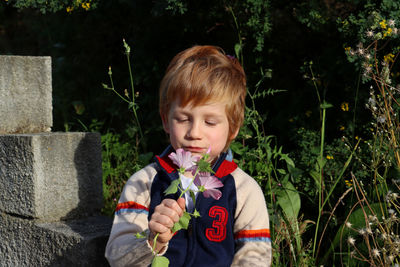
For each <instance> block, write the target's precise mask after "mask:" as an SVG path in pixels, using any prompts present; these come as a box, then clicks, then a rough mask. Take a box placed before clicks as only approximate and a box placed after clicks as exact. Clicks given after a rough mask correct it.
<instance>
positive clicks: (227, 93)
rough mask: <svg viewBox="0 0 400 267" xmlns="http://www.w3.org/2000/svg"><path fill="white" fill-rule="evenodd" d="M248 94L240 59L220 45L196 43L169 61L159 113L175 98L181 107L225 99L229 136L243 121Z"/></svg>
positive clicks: (166, 108)
mask: <svg viewBox="0 0 400 267" xmlns="http://www.w3.org/2000/svg"><path fill="white" fill-rule="evenodd" d="M245 97H246V76H245V73H244V70H243V68H242V66H241V65H240V64H239V62H238V61H237V60H236V59H235V58H233V57H231V56H227V55H225V52H224V51H223V50H222V49H221V48H219V47H215V46H194V47H192V48H189V49H186V50H184V51H182V52H180V53H179V54H177V55H176V56H175V57H174V58H173V59H172V61H171V63H170V64H169V66H168V68H167V71H166V73H165V76H164V78H163V79H162V81H161V86H160V114H161V116H166V114H168V112H169V110H170V108H171V105H172V103H173V102H174V101H178V103H179V104H180V106H182V107H185V106H186V105H188V104H190V105H193V106H198V105H203V104H206V103H212V102H214V101H218V102H226V114H227V117H228V121H229V137H230V136H232V135H233V134H234V133H235V132H236V130H237V129H239V128H240V126H241V125H242V123H243V119H244V108H245ZM228 141H231V140H228ZM228 143H229V142H228Z"/></svg>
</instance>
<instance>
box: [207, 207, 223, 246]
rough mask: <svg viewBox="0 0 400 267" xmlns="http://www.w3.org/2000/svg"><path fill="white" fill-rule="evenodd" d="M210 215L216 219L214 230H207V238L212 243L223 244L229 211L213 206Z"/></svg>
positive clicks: (213, 225)
mask: <svg viewBox="0 0 400 267" xmlns="http://www.w3.org/2000/svg"><path fill="white" fill-rule="evenodd" d="M208 215H209V216H210V217H211V218H216V219H215V220H214V221H213V224H212V228H207V229H206V236H207V238H208V239H209V240H210V241H214V242H221V241H223V240H224V239H225V237H226V223H227V222H228V211H227V210H226V209H225V208H224V207H220V206H213V207H211V208H210V210H209V212H208Z"/></svg>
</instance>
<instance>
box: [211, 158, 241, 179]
mask: <svg viewBox="0 0 400 267" xmlns="http://www.w3.org/2000/svg"><path fill="white" fill-rule="evenodd" d="M237 167H238V166H237V165H236V163H235V162H233V161H227V160H224V161H223V162H222V163H221V165H220V166H219V168H218V170H217V172H216V173H215V174H214V176H216V177H218V178H222V177H224V176H226V175H228V174H231V173H232V172H233V171H234V170H236V168H237Z"/></svg>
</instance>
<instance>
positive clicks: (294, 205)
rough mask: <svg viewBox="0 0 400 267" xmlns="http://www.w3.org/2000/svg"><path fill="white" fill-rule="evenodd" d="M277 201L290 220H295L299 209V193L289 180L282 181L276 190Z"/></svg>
mask: <svg viewBox="0 0 400 267" xmlns="http://www.w3.org/2000/svg"><path fill="white" fill-rule="evenodd" d="M277 203H278V205H279V206H280V207H281V208H282V210H283V212H284V213H285V215H286V217H287V218H288V219H289V220H290V221H295V220H296V219H297V216H298V214H299V211H300V195H299V192H297V190H296V188H294V186H293V185H292V184H291V183H290V182H289V181H282V189H281V190H279V191H277Z"/></svg>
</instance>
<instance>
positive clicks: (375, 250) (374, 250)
mask: <svg viewBox="0 0 400 267" xmlns="http://www.w3.org/2000/svg"><path fill="white" fill-rule="evenodd" d="M380 254H381V253H380V252H379V250H378V249H376V248H374V249H373V250H372V255H373V256H374V257H375V258H378V257H379V256H380Z"/></svg>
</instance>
